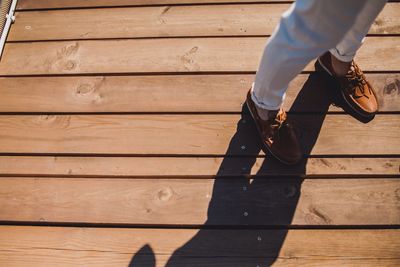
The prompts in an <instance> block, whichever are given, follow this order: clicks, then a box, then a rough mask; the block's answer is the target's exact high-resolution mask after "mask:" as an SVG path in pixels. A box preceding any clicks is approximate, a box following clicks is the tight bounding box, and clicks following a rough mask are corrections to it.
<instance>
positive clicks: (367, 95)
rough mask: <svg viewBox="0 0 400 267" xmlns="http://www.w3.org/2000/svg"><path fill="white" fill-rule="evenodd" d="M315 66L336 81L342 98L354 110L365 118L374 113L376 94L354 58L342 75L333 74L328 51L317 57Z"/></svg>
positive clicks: (376, 106) (376, 103) (376, 108)
mask: <svg viewBox="0 0 400 267" xmlns="http://www.w3.org/2000/svg"><path fill="white" fill-rule="evenodd" d="M315 66H316V70H317V71H323V72H325V73H327V74H328V75H330V76H331V77H332V78H333V79H334V80H335V81H336V83H337V85H338V87H339V88H340V91H341V94H342V96H343V99H344V100H345V101H346V103H347V104H348V105H349V106H350V107H351V108H352V109H353V110H354V111H355V112H357V113H358V114H359V115H361V116H363V117H367V118H368V117H372V116H374V115H375V113H376V112H377V111H378V101H377V99H376V94H375V92H374V89H373V88H372V86H371V84H370V83H369V82H368V81H367V80H366V78H365V76H364V74H363V72H362V70H361V69H360V68H359V67H358V66H357V64H356V63H355V62H354V60H353V61H352V62H351V66H350V70H349V71H348V72H347V74H346V76H344V77H339V76H337V75H335V74H334V71H333V67H332V60H331V54H330V53H329V52H326V53H325V54H323V55H322V56H321V57H319V58H318V61H317V63H316V65H315Z"/></svg>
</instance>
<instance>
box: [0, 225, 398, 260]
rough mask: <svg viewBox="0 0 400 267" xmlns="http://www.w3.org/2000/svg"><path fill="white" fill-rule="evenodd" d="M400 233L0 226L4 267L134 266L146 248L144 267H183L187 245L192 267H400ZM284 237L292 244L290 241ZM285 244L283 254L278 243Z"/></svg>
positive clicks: (389, 231)
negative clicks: (273, 266)
mask: <svg viewBox="0 0 400 267" xmlns="http://www.w3.org/2000/svg"><path fill="white" fill-rule="evenodd" d="M399 234H400V233H399V230H340V231H337V230H290V231H288V232H286V231H285V230H201V231H198V230H187V229H186V230H185V229H168V230H162V229H113V228H60V227H23V226H19V227H18V226H17V227H16V226H1V227H0V264H2V265H6V266H10V265H12V266H16V265H17V266H24V264H26V263H28V262H29V263H30V264H32V263H34V265H35V266H57V265H64V266H65V265H79V264H80V263H81V262H82V261H85V264H88V265H90V266H116V265H118V266H128V264H129V263H130V261H131V259H132V258H135V259H136V260H137V259H138V257H140V255H143V254H144V253H145V252H144V249H143V248H146V247H147V248H149V254H147V257H146V256H144V257H143V258H142V259H141V261H142V262H143V261H144V263H146V260H147V265H144V266H165V264H166V262H167V261H168V260H173V259H175V260H176V259H178V260H177V263H179V255H176V254H175V255H174V256H172V255H173V253H174V251H175V249H178V248H179V247H181V246H185V244H187V245H186V247H184V248H185V249H184V250H183V251H182V249H181V251H182V252H180V253H181V254H182V253H184V254H183V255H181V257H182V262H181V265H178V264H176V265H175V266H184V263H189V262H190V263H191V265H190V266H193V265H192V264H195V265H194V266H204V265H200V264H206V265H207V266H209V265H211V266H217V265H214V264H216V263H217V262H218V266H236V265H237V264H238V263H241V264H244V265H240V266H256V264H260V263H266V261H269V260H271V259H272V258H275V257H277V260H276V263H281V264H282V263H285V265H295V264H296V263H299V262H302V263H304V262H308V263H313V264H317V262H318V263H320V265H322V266H323V265H324V264H333V265H336V264H339V263H341V264H345V265H346V264H351V265H353V264H354V263H358V264H361V263H363V264H365V265H366V266H373V265H374V264H378V265H380V266H387V265H386V264H387V263H391V264H395V263H399V262H400V259H399V256H398V253H397V252H398V250H399V249H400V243H399V240H400V238H399ZM282 237H285V240H284V242H283V240H282ZM188 241H190V243H187V242H188ZM282 242H283V245H282V248H281V249H280V251H279V253H277V248H278V244H280V243H282ZM205 244H208V245H209V246H205ZM11 251H12V252H11ZM151 253H154V257H155V259H156V263H157V264H156V265H152V264H151V258H152V256H153V255H152V254H151ZM144 255H146V254H144ZM171 257H173V258H171ZM185 258H186V261H184V260H185ZM216 258H218V260H216ZM355 259H357V260H355ZM234 261H235V262H234ZM135 262H136V261H135ZM196 263H197V264H196ZM149 264H150V265H149ZM231 264H233V265H231ZM235 264H236V265H235ZM250 264H252V265H250ZM187 266H188V265H187ZM260 266H263V265H262V264H261V265H260ZM353 266H354V265H353ZM375 266H376V265H375Z"/></svg>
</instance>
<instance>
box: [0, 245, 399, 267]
mask: <svg viewBox="0 0 400 267" xmlns="http://www.w3.org/2000/svg"><path fill="white" fill-rule="evenodd" d="M146 248H147V247H146ZM50 252H51V253H52V254H51V255H46V254H45V252H41V253H30V254H29V255H23V254H22V253H21V252H10V251H4V252H2V253H1V254H0V256H1V257H2V258H3V259H4V260H1V259H0V262H1V263H3V262H4V263H5V264H6V266H19V267H21V266H27V267H30V266H32V264H34V265H35V266H43V267H47V266H49V265H47V263H49V264H51V266H66V265H67V266H79V264H82V259H80V258H79V255H82V254H88V252H87V253H83V252H76V251H68V252H64V253H62V255H60V256H58V254H61V252H54V251H50ZM54 254H55V256H54V257H53V256H52V255H54ZM90 255H92V256H93V257H96V256H97V258H96V259H93V258H92V257H90V256H87V257H85V258H84V259H85V264H87V263H86V262H90V263H89V264H87V265H88V266H101V267H103V266H125V265H126V264H129V263H130V260H131V259H130V258H129V257H130V256H131V255H126V254H125V255H116V254H113V253H107V252H105V253H102V254H100V253H99V252H97V253H90ZM27 256H29V257H30V258H29V261H28V260H27V259H26V257H27ZM56 257H58V260H56ZM170 257H171V256H170V255H156V257H153V256H152V255H150V256H147V255H138V257H137V258H134V259H133V260H134V262H133V265H131V266H146V267H153V266H155V267H164V266H168V264H169V260H170V259H171V258H170ZM87 258H88V259H89V260H87ZM173 259H174V261H177V262H179V263H183V264H185V263H190V265H181V266H191V267H204V266H209V267H254V266H257V264H258V266H269V265H268V264H269V263H272V262H273V264H274V266H285V267H288V266H289V267H297V266H311V267H321V266H326V267H331V266H360V267H365V266H371V267H375V266H384V267H388V266H390V267H398V266H399V260H398V259H350V258H347V259H324V260H319V259H317V260H309V259H301V258H300V259H296V258H285V259H282V258H278V259H277V260H276V261H274V260H272V259H270V258H222V259H221V258H215V257H190V258H187V257H184V256H177V257H174V258H173ZM262 264H264V265H262ZM173 266H179V265H173Z"/></svg>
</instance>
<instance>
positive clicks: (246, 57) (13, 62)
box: [0, 36, 400, 75]
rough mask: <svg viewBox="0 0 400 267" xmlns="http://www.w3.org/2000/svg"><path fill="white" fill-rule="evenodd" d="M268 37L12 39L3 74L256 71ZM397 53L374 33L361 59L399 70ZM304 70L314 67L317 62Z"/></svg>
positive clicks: (364, 64)
mask: <svg viewBox="0 0 400 267" xmlns="http://www.w3.org/2000/svg"><path fill="white" fill-rule="evenodd" d="M265 41H266V38H260V37H252V38H240V37H232V38H223V37H216V38H200V39H199V38H178V39H176V38H172V39H168V38H166V39H163V40H162V42H160V41H159V39H131V40H106V41H104V40H102V41H93V40H92V41H62V42H61V41H57V42H33V43H8V44H7V45H6V46H5V49H4V54H3V56H2V60H1V63H0V75H39V74H41V75H48V74H77V73H86V74H88V73H92V74H93V73H149V72H150V73H169V72H174V73H176V72H180V73H188V72H254V71H255V70H256V69H257V67H258V63H259V59H260V55H261V53H262V50H263V47H264V45H265ZM396 54H400V37H393V36H390V37H385V38H381V37H369V38H367V39H366V41H365V44H364V45H363V46H362V47H361V49H360V51H359V53H358V56H357V58H356V60H357V62H358V63H359V65H360V66H361V68H363V69H364V70H365V71H400V63H399V61H398V60H397V58H396V57H394V56H393V55H396ZM377 58H379V60H377ZM305 70H308V71H312V70H314V66H313V64H312V63H310V64H309V65H308V66H307V67H306V68H305Z"/></svg>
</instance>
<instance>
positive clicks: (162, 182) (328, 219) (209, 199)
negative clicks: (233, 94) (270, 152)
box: [0, 177, 400, 225]
mask: <svg viewBox="0 0 400 267" xmlns="http://www.w3.org/2000/svg"><path fill="white" fill-rule="evenodd" d="M214 182H215V183H214ZM399 191H400V179H383V178H378V179H374V178H365V179H310V180H304V181H303V182H302V181H301V180H300V179H276V180H275V179H272V180H265V179H254V180H252V181H251V180H249V179H246V178H235V179H216V180H212V179H116V178H113V179H94V178H91V179H85V178H36V177H34V178H16V177H14V178H7V177H3V178H1V179H0V203H1V212H0V221H13V222H16V221H37V222H53V223H54V222H75V223H109V224H114V223H120V224H135V225H136V224H139V225H144V224H152V225H154V224H155V225H175V224H177V225H202V224H206V225H371V224H372V225H389V224H400V212H399V210H400V198H399V197H398V194H399ZM300 192H301V193H300Z"/></svg>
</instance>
